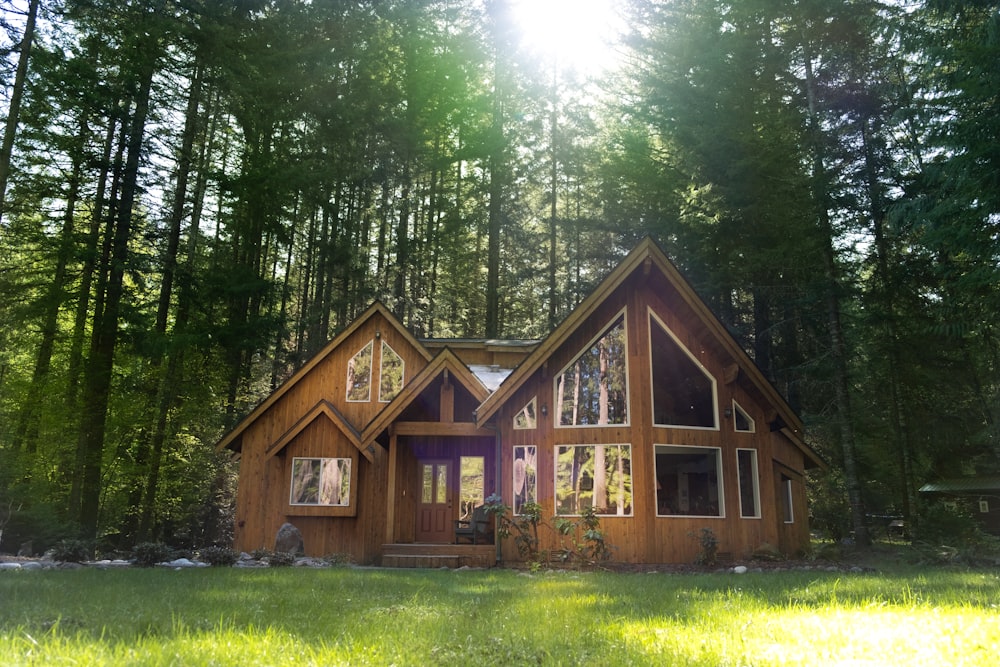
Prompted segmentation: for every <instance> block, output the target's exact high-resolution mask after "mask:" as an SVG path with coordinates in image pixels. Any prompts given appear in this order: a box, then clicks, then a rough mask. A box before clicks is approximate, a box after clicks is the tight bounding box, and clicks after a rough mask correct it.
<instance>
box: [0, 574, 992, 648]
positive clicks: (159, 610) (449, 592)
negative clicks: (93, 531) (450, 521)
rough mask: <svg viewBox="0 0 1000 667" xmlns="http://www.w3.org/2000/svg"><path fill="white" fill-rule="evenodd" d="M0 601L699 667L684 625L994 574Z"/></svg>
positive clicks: (83, 577) (71, 627) (499, 582)
mask: <svg viewBox="0 0 1000 667" xmlns="http://www.w3.org/2000/svg"><path fill="white" fill-rule="evenodd" d="M0 599H3V600H4V604H3V605H0V635H9V634H10V633H11V632H14V631H17V632H22V633H28V634H31V635H32V636H34V637H36V638H38V637H43V636H45V635H61V636H68V635H69V636H75V637H77V638H79V639H83V638H89V639H90V640H91V641H94V642H98V643H101V644H116V643H126V644H128V643H136V642H143V641H149V640H156V639H163V640H164V641H166V640H170V639H172V638H176V637H177V636H178V635H185V634H188V635H190V634H196V635H206V636H211V635H213V634H220V635H221V634H224V633H227V632H228V633H237V634H242V635H244V636H247V635H253V636H279V635H280V636H284V637H287V638H289V640H290V641H292V642H294V643H295V644H296V645H304V646H313V647H325V649H328V650H331V651H336V652H337V654H338V655H344V656H347V657H348V658H350V657H351V656H352V655H358V656H360V655H375V656H376V658H373V659H372V662H378V659H380V658H381V657H386V656H387V657H391V658H393V659H395V660H399V661H400V662H401V663H402V664H406V663H408V662H426V661H433V662H436V663H438V664H457V663H462V662H468V661H470V660H472V661H478V662H479V663H480V664H528V663H558V662H566V661H568V662H576V661H578V659H583V658H585V657H587V656H604V657H607V656H609V655H613V656H614V657H615V660H614V661H613V662H612V663H611V664H619V661H620V663H621V664H628V663H630V662H632V663H636V662H645V661H646V660H648V659H649V657H650V652H649V651H651V650H652V649H649V648H648V646H647V645H646V644H648V642H649V641H652V640H649V639H648V638H649V637H652V638H653V639H654V640H656V641H658V642H659V643H658V644H656V646H657V647H658V648H657V649H656V650H659V651H663V650H665V649H664V648H663V646H665V645H666V646H669V647H672V648H669V649H668V650H670V651H674V653H672V655H675V657H683V658H684V660H683V661H682V662H691V661H693V662H694V663H697V662H698V659H696V658H697V655H701V654H700V653H698V652H699V651H702V652H705V651H708V652H709V653H707V654H706V655H707V656H708V657H706V658H704V662H705V663H706V664H709V663H710V662H711V661H712V660H713V659H716V660H717V659H718V655H717V654H715V653H711V649H712V646H711V645H708V646H705V645H701V646H694V645H691V643H690V642H689V641H687V642H682V641H681V639H677V640H676V642H677V643H676V644H675V645H674V644H668V643H666V642H667V641H668V640H670V638H671V636H672V635H677V637H681V636H683V633H684V632H692V633H699V634H701V635H704V634H705V633H706V632H713V631H715V632H720V633H722V632H725V633H729V634H733V633H737V634H738V632H739V627H740V623H743V622H746V621H744V620H742V619H750V618H757V617H766V616H767V615H769V614H774V615H782V614H788V613H800V614H810V613H815V612H819V611H823V610H829V609H831V608H832V609H837V610H846V611H849V612H850V611H854V610H865V609H872V608H880V609H885V608H898V609H900V610H902V611H906V610H913V609H922V608H931V607H946V606H957V607H961V608H964V609H974V610H983V611H987V612H990V613H992V614H995V613H996V607H995V604H996V602H995V601H996V600H997V599H1000V575H998V573H996V572H992V571H991V572H987V571H979V572H977V571H948V570H916V569H914V570H901V571H899V572H894V573H888V574H886V573H883V574H877V573H865V574H844V573H832V572H822V571H806V572H799V571H795V572H782V573H749V574H745V575H736V574H721V573H720V574H710V575H687V574H685V575H676V574H638V573H628V574H626V573H608V572H593V573H580V572H542V573H538V574H534V575H528V574H526V573H522V572H516V571H511V570H490V571H447V570H421V571H413V570H381V569H366V568H357V569H355V568H331V569H323V570H314V569H298V568H283V569H273V570H239V569H200V570H183V571H172V570H135V569H132V570H125V571H95V570H81V571H70V572H39V573H30V574H28V573H24V574H20V575H14V576H3V577H0ZM626 629H627V630H626ZM630 633H631V634H630ZM644 642H646V644H644ZM366 652H367V653H366ZM692 652H693V653H692ZM685 656H686V657H685ZM689 659H690V660H689ZM359 662H364V661H363V660H359Z"/></svg>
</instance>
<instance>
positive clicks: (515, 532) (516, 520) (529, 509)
mask: <svg viewBox="0 0 1000 667" xmlns="http://www.w3.org/2000/svg"><path fill="white" fill-rule="evenodd" d="M485 507H486V511H487V512H488V513H489V514H491V515H492V516H493V517H494V519H495V521H496V522H497V535H499V537H500V539H501V540H504V539H508V538H511V537H513V539H514V546H515V547H516V548H517V553H518V555H519V556H520V557H521V559H522V560H523V561H525V562H526V563H528V565H529V567H531V568H532V569H533V570H536V569H538V568H540V567H541V566H542V565H543V564H545V563H547V562H549V560H550V559H551V558H553V557H555V558H558V560H559V561H560V562H562V563H573V564H576V565H594V564H596V563H598V562H602V561H606V560H608V559H609V558H610V557H611V546H610V545H609V544H607V542H605V540H604V533H603V531H601V529H600V519H599V517H598V516H597V512H596V510H595V509H594V508H593V507H587V508H585V509H584V510H583V511H582V512H581V514H580V516H579V517H576V518H568V517H559V516H557V517H553V519H552V525H551V526H549V525H548V524H547V523H545V522H544V521H543V520H542V506H541V505H539V504H538V503H525V504H524V505H522V506H521V513H520V514H518V515H517V516H510V515H509V513H510V507H508V506H507V505H505V504H504V503H503V501H502V500H501V499H500V497H499V496H495V495H494V496H490V497H489V498H487V499H486V504H485ZM539 528H544V529H547V530H549V531H551V532H553V533H554V534H555V535H556V536H557V538H558V541H559V544H560V548H559V549H558V550H556V551H553V552H552V553H550V552H549V551H548V550H542V549H540V548H539V546H540V542H539V534H538V533H539Z"/></svg>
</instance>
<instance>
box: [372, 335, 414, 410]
mask: <svg viewBox="0 0 1000 667" xmlns="http://www.w3.org/2000/svg"><path fill="white" fill-rule="evenodd" d="M386 348H389V351H390V352H392V353H393V355H395V356H396V358H397V359H399V365H400V372H399V389H397V390H396V393H395V394H393V395H392V396H390V397H389V398H384V394H385V392H383V391H382V390H383V388H384V386H385V350H386ZM373 365H374V364H373ZM405 386H406V360H405V359H403V355H401V354H400V353H399V352H396V348H394V347H393V346H392V345H389V343H387V342H385V340H382V345H381V346H380V347H379V359H378V402H379V403H391V402H392V399H394V398H396V397H397V396H399V394H400V392H402V391H403V387H405Z"/></svg>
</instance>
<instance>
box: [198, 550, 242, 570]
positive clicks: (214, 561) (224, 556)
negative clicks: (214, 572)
mask: <svg viewBox="0 0 1000 667" xmlns="http://www.w3.org/2000/svg"><path fill="white" fill-rule="evenodd" d="M198 557H199V560H201V562H203V563H208V564H209V565H212V566H213V567H231V566H233V565H234V564H235V563H236V561H237V560H239V558H240V552H238V551H236V550H235V549H230V548H229V547H218V546H211V547H205V548H204V549H202V550H201V551H200V552H199V555H198Z"/></svg>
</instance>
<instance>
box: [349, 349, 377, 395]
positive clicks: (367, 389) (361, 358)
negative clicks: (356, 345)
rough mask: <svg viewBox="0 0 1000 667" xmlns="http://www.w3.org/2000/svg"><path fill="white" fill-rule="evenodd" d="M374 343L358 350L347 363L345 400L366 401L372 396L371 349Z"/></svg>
mask: <svg viewBox="0 0 1000 667" xmlns="http://www.w3.org/2000/svg"><path fill="white" fill-rule="evenodd" d="M373 348H374V341H368V344H367V345H365V346H364V347H363V348H361V349H360V350H358V351H357V352H356V353H355V355H354V356H353V357H351V360H350V361H348V362H347V400H348V401H352V402H359V401H368V400H371V396H372V349H373Z"/></svg>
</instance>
